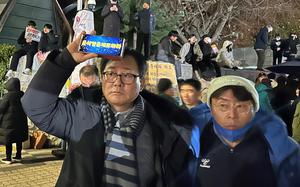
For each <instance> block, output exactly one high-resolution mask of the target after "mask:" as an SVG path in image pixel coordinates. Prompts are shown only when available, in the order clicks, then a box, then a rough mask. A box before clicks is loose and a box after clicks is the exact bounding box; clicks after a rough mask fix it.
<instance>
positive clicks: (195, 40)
mask: <svg viewBox="0 0 300 187" xmlns="http://www.w3.org/2000/svg"><path fill="white" fill-rule="evenodd" d="M196 42H197V38H196V36H193V37H191V38H190V43H191V44H194V43H196Z"/></svg>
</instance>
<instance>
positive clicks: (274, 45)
mask: <svg viewBox="0 0 300 187" xmlns="http://www.w3.org/2000/svg"><path fill="white" fill-rule="evenodd" d="M278 48H280V49H279V50H277V49H278ZM271 49H272V51H273V53H275V54H282V53H283V50H284V42H283V40H281V39H280V40H276V39H273V40H272V41H271Z"/></svg>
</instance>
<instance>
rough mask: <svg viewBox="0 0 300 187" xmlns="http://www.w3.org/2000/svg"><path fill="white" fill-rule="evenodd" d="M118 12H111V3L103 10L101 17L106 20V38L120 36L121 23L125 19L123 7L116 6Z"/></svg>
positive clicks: (104, 25)
mask: <svg viewBox="0 0 300 187" xmlns="http://www.w3.org/2000/svg"><path fill="white" fill-rule="evenodd" d="M116 6H117V8H118V11H117V12H116V11H110V7H112V5H111V4H110V2H109V3H108V4H107V5H105V6H104V7H103V9H102V12H101V16H102V17H103V18H104V22H103V35H104V36H115V37H119V36H120V29H121V22H122V19H123V17H124V13H123V10H122V7H121V6H119V4H116Z"/></svg>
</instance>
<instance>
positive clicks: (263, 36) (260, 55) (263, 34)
mask: <svg viewBox="0 0 300 187" xmlns="http://www.w3.org/2000/svg"><path fill="white" fill-rule="evenodd" d="M272 30H273V27H272V26H271V25H267V26H265V27H262V28H261V29H260V31H259V32H258V34H257V35H256V40H255V44H254V49H255V52H256V54H257V68H256V69H257V70H260V71H261V70H263V66H264V63H265V51H266V49H267V46H268V37H269V36H268V33H269V32H271V31H272Z"/></svg>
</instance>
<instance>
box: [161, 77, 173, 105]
mask: <svg viewBox="0 0 300 187" xmlns="http://www.w3.org/2000/svg"><path fill="white" fill-rule="evenodd" d="M157 92H158V94H159V95H160V96H161V97H163V98H165V99H167V100H169V101H170V102H172V103H174V104H177V101H176V100H175V98H174V96H175V88H173V84H172V81H171V80H170V79H168V78H161V79H159V81H158V83H157Z"/></svg>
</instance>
